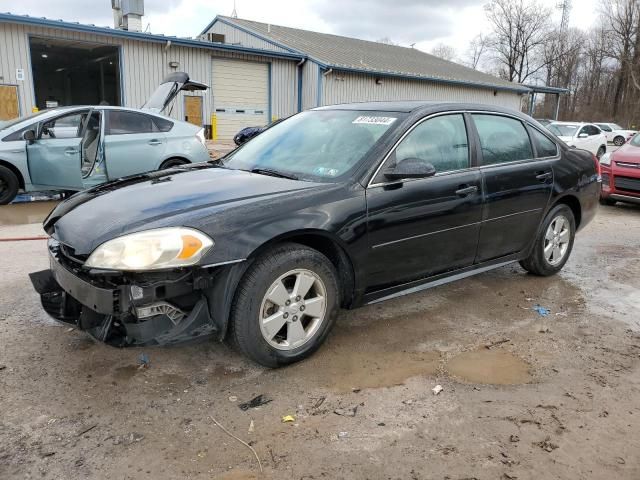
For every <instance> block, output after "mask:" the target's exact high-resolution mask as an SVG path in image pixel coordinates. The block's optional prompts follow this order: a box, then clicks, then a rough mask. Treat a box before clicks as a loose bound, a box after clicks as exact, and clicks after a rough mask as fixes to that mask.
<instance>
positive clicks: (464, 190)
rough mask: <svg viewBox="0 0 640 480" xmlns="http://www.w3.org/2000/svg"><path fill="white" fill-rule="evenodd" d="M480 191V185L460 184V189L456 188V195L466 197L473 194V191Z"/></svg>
mask: <svg viewBox="0 0 640 480" xmlns="http://www.w3.org/2000/svg"><path fill="white" fill-rule="evenodd" d="M477 191H478V187H476V186H475V185H460V187H459V188H458V190H456V195H458V196H459V197H466V196H467V195H471V194H472V193H476V192H477Z"/></svg>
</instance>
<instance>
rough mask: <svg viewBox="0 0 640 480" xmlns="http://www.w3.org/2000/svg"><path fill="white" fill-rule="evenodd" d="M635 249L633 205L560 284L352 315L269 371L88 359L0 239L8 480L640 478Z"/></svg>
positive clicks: (485, 282)
mask: <svg viewBox="0 0 640 480" xmlns="http://www.w3.org/2000/svg"><path fill="white" fill-rule="evenodd" d="M1 208H5V207H1ZM0 215H1V212H0ZM7 223H9V222H7ZM13 223H16V222H13ZM16 228H17V227H15V226H6V227H0V238H2V237H3V232H4V233H5V235H4V236H5V238H7V232H8V233H9V234H11V235H16V234H19V233H20V229H19V228H18V231H16ZM11 229H13V230H11ZM25 229H26V230H28V231H27V233H29V234H30V235H34V231H35V233H38V232H37V227H33V226H30V227H28V228H27V227H25ZM34 229H35V230H34ZM639 247H640V208H638V207H633V206H622V205H619V206H616V207H602V208H601V209H600V212H599V214H598V217H597V218H596V220H595V221H594V222H592V223H591V224H590V225H589V226H588V227H587V228H586V229H585V230H584V231H582V232H581V233H580V234H579V236H578V238H577V241H576V246H575V249H574V252H573V255H572V257H571V260H570V261H569V263H568V264H567V266H566V267H565V270H564V271H563V272H562V273H561V274H559V275H557V276H555V277H552V278H537V277H533V276H530V275H527V274H525V273H524V271H523V270H522V269H520V267H519V266H517V265H515V266H509V267H505V268H501V269H499V270H495V271H493V272H490V273H486V274H482V275H478V276H476V277H473V278H470V279H467V280H463V281H460V282H458V283H454V284H450V285H446V286H442V287H438V288H435V289H432V290H430V291H426V292H424V293H421V294H414V295H411V296H407V297H403V298H399V299H396V300H393V301H389V302H387V303H384V304H379V305H375V306H370V307H366V308H362V309H359V310H355V311H346V312H342V314H341V315H340V318H339V320H338V322H337V325H336V328H335V330H334V331H333V333H332V334H331V336H330V337H329V340H328V342H327V343H326V345H325V346H324V347H323V348H322V349H321V350H320V351H319V352H318V353H317V354H316V355H315V356H314V357H313V358H311V359H309V360H307V361H305V362H303V363H300V364H298V365H295V366H292V367H289V368H284V369H281V370H266V369H263V368H260V367H257V366H255V365H253V364H251V363H249V362H248V361H247V360H245V359H244V358H242V357H241V356H239V355H238V354H237V353H235V352H233V351H232V350H230V349H229V348H228V347H227V346H225V345H222V344H218V343H214V342H204V343H199V344H196V345H185V346H180V347H175V348H145V349H144V350H136V349H133V350H118V349H114V348H111V347H107V346H104V345H100V344H96V343H94V342H93V341H92V340H90V339H89V338H87V336H86V335H84V334H83V333H81V332H77V331H73V330H71V331H70V330H69V329H67V328H66V327H63V326H60V325H58V324H56V323H54V322H52V321H50V320H49V319H48V318H47V316H46V315H45V314H44V313H43V311H42V310H41V308H40V305H39V303H38V299H37V297H36V295H35V293H34V292H33V290H32V289H31V287H30V284H29V280H28V278H27V273H28V272H31V271H35V270H39V269H43V268H46V266H47V257H46V254H45V248H44V242H43V241H41V240H34V241H21V242H0V258H1V259H2V275H1V276H0V478H2V479H11V478H56V479H58V478H65V479H76V478H105V479H106V478H109V479H116V478H117V479H130V478H153V479H165V478H166V479H175V478H181V479H191V478H193V479H205V478H206V479H210V478H223V479H261V478H267V479H281V478H287V479H289V478H291V479H296V480H298V479H341V478H345V479H361V478H362V479H364V478H368V479H451V480H458V479H474V478H475V479H507V480H508V479H514V478H518V479H556V478H562V479H611V478H615V479H617V480H618V479H634V480H636V479H638V478H640V315H639V312H640V248H639ZM536 304H539V305H542V306H544V307H546V308H548V309H549V310H550V314H549V315H548V316H547V317H542V316H540V315H539V314H538V313H537V312H536V311H535V310H534V309H533V307H534V306H535V305H536ZM141 353H144V354H146V355H147V356H148V359H149V361H150V363H149V365H148V368H139V366H138V363H139V361H138V358H139V355H140V354H141ZM436 385H441V386H442V387H443V390H442V392H441V393H440V394H439V395H434V394H433V393H432V388H434V387H435V386H436ZM259 394H262V395H265V396H266V397H268V399H270V400H271V401H270V402H269V403H267V404H266V405H263V406H261V407H260V408H257V409H249V410H246V411H243V410H242V409H240V408H239V404H241V403H243V402H245V401H247V400H250V399H252V398H253V397H255V396H256V395H259ZM356 407H357V408H356ZM336 411H337V412H338V413H341V415H339V414H337V413H336ZM353 413H355V415H354V416H348V415H350V414H353ZM285 415H292V416H293V417H294V421H293V422H289V423H283V422H282V417H283V416H285ZM214 419H215V421H217V422H219V423H220V424H221V425H222V426H224V427H225V428H226V429H227V430H228V431H229V432H231V433H233V434H234V435H236V436H237V437H239V438H241V439H242V440H244V441H246V442H248V443H249V444H250V445H252V447H253V448H254V449H255V452H256V454H257V456H258V458H259V459H260V463H261V465H262V467H263V469H264V473H263V474H260V467H259V464H258V461H257V460H256V458H255V457H254V456H253V453H252V452H251V451H250V450H249V448H247V447H246V446H245V445H243V444H241V443H239V442H238V441H237V440H235V439H234V438H232V437H230V436H229V435H228V434H227V433H225V432H224V431H223V430H222V429H221V428H220V427H218V426H217V425H216V423H215V422H214Z"/></svg>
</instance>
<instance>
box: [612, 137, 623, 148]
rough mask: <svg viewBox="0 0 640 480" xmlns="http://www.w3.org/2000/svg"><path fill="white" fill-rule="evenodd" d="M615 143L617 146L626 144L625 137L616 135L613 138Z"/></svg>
mask: <svg viewBox="0 0 640 480" xmlns="http://www.w3.org/2000/svg"><path fill="white" fill-rule="evenodd" d="M613 144H614V145H615V146H616V147H621V146H622V145H624V137H616V138H614V139H613Z"/></svg>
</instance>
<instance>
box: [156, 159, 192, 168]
mask: <svg viewBox="0 0 640 480" xmlns="http://www.w3.org/2000/svg"><path fill="white" fill-rule="evenodd" d="M187 163H189V162H188V161H186V160H183V159H182V158H170V159H169V160H165V161H164V162H162V165H160V170H165V169H167V168H172V167H178V166H180V165H186V164H187Z"/></svg>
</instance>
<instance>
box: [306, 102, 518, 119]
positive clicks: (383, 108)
mask: <svg viewBox="0 0 640 480" xmlns="http://www.w3.org/2000/svg"><path fill="white" fill-rule="evenodd" d="M312 110H360V111H371V112H374V111H375V112H400V113H414V112H418V111H420V112H427V113H428V112H429V111H434V112H436V111H446V110H477V111H490V112H497V113H505V114H509V115H514V116H518V117H521V118H527V119H530V117H529V116H527V115H524V114H523V113H522V112H518V111H517V110H512V109H510V108H505V107H500V106H497V105H485V104H480V103H467V102H443V101H434V100H402V101H395V102H389V101H387V102H354V103H341V104H337V105H327V106H324V107H317V108H314V109H312Z"/></svg>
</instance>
